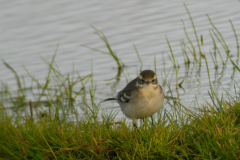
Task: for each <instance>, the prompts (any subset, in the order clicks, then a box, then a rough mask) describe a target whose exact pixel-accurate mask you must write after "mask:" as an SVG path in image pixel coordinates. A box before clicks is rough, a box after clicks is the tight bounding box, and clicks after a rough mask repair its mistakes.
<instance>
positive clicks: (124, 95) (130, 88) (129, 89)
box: [117, 78, 137, 103]
mask: <svg viewBox="0 0 240 160" xmlns="http://www.w3.org/2000/svg"><path fill="white" fill-rule="evenodd" d="M136 82H137V78H135V79H134V80H132V81H131V82H129V83H128V85H127V86H126V87H125V88H124V89H123V90H121V91H120V92H118V94H117V99H118V101H120V102H123V103H127V102H129V101H130V100H131V98H132V94H133V93H134V91H136V90H137V86H136Z"/></svg>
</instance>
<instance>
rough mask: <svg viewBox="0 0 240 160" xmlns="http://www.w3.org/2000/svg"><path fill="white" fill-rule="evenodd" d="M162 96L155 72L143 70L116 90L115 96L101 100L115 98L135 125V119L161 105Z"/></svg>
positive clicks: (155, 109)
mask: <svg viewBox="0 0 240 160" xmlns="http://www.w3.org/2000/svg"><path fill="white" fill-rule="evenodd" d="M164 97H165V96H164V93H163V90H162V87H161V86H160V85H159V84H158V80H157V76H156V74H155V73H154V72H153V71H151V70H145V71H142V72H141V73H140V75H139V76H138V77H137V78H135V79H134V80H132V81H131V82H130V83H128V84H127V86H126V87H125V88H124V89H123V90H121V91H120V92H118V93H117V96H116V98H108V99H105V100H103V101H102V102H106V101H112V100H117V102H118V103H119V105H120V107H121V110H122V112H123V113H124V115H125V116H127V117H128V118H131V119H132V120H133V125H134V126H136V123H137V119H144V118H146V117H149V116H151V115H153V114H154V113H156V112H157V111H158V110H159V109H160V108H161V107H162V105H163V101H164Z"/></svg>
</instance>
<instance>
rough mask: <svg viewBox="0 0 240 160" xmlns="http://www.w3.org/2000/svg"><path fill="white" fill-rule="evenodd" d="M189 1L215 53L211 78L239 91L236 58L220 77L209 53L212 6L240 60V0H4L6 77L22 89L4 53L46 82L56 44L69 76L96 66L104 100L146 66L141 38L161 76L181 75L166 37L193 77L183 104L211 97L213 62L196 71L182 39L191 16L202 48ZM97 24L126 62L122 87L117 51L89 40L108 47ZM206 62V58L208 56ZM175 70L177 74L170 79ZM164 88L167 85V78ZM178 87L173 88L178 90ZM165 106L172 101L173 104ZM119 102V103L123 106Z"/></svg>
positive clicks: (2, 73)
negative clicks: (234, 66) (238, 41)
mask: <svg viewBox="0 0 240 160" xmlns="http://www.w3.org/2000/svg"><path fill="white" fill-rule="evenodd" d="M184 3H185V4H186V6H187V8H188V10H189V12H190V13H191V16H192V19H193V21H194V24H195V28H196V31H197V34H198V37H199V39H200V36H201V35H202V36H203V39H204V50H205V53H206V55H207V56H209V57H210V58H209V60H208V61H209V69H210V71H211V75H213V76H212V77H211V78H212V81H217V83H216V86H217V87H215V88H216V91H217V92H219V94H220V95H221V94H222V93H224V89H225V90H228V91H230V92H234V90H233V87H232V86H233V84H234V83H235V82H234V81H236V80H237V81H238V82H239V78H240V76H239V74H235V75H234V76H232V75H233V74H232V66H231V65H229V66H227V67H229V68H227V67H226V66H225V68H223V67H224V66H223V65H222V64H221V61H219V70H218V71H217V73H218V75H219V77H221V78H220V79H219V77H218V78H216V77H215V78H214V74H215V73H216V70H215V68H214V64H213V62H212V60H211V56H210V54H209V52H210V50H212V49H213V48H214V45H213V42H212V38H211V36H210V34H209V31H210V29H211V28H213V27H212V26H211V24H210V22H209V20H208V17H207V16H206V14H208V15H209V17H210V18H211V20H212V22H213V23H214V25H215V26H216V27H217V28H218V30H219V31H220V32H221V34H222V35H223V38H224V40H225V41H226V43H227V45H228V47H229V49H230V54H231V55H232V56H233V57H232V58H233V60H235V61H236V55H237V44H236V38H235V35H234V32H233V29H232V26H231V23H230V22H229V20H231V21H232V23H233V25H234V28H235V30H236V33H237V35H238V37H240V19H239V17H240V10H239V8H240V2H239V1H238V0H232V1H229V0H201V1H198V0H168V1H167V0H161V1H143V0H131V1H120V0H117V1H97V0H89V1H83V0H80V1H76V0H68V1H66V0H58V1H46V0H42V1H32V0H24V1H4V0H2V1H0V56H1V61H0V77H1V78H0V79H1V81H2V82H3V83H6V84H8V85H9V86H11V89H13V90H14V89H17V82H16V79H15V76H14V74H13V73H12V72H11V71H10V70H9V69H8V68H7V67H6V66H5V65H4V63H3V60H4V61H6V62H7V63H8V64H9V65H11V66H12V67H13V68H14V69H15V70H16V72H17V73H18V74H19V76H21V77H22V76H24V77H25V83H26V84H28V82H29V83H30V82H31V78H29V77H28V74H27V72H26V70H25V68H26V69H27V70H28V71H29V72H30V73H31V74H32V75H33V76H34V77H35V78H36V79H38V80H40V82H41V81H42V82H44V81H45V77H46V75H47V73H48V68H49V66H48V65H47V64H46V63H45V62H44V60H43V59H45V60H48V61H50V60H51V59H52V57H53V55H54V53H55V52H56V50H57V55H56V58H55V62H56V64H57V65H58V67H59V70H60V71H61V73H62V74H64V75H66V76H67V75H69V74H70V76H71V75H73V74H80V75H81V76H82V77H84V76H86V75H88V74H90V73H91V72H93V79H94V82H95V83H96V86H97V89H96V98H97V99H98V100H99V101H101V100H103V99H105V98H108V97H112V96H114V95H115V94H116V93H117V92H118V91H120V90H121V89H122V88H123V87H125V85H126V84H127V80H126V79H128V80H131V79H134V78H135V77H136V76H137V74H138V73H139V71H140V68H141V63H140V61H139V59H138V56H137V54H136V51H135V48H134V45H135V46H136V48H137V50H138V53H139V55H140V57H141V60H142V63H143V66H142V69H152V70H154V59H156V70H157V74H158V79H159V82H160V83H161V84H162V83H163V81H164V78H165V77H166V75H167V73H169V76H168V78H167V79H166V83H167V84H169V85H171V86H175V85H176V80H175V79H176V77H174V76H175V72H174V68H173V63H172V62H171V61H170V58H169V55H170V50H169V45H168V43H167V40H166V37H167V38H168V41H169V43H170V44H171V47H172V51H173V53H174V56H175V59H176V60H177V62H178V65H179V67H180V68H179V75H178V78H179V77H186V76H188V77H189V78H191V80H189V83H183V85H182V87H183V88H180V89H176V90H178V91H177V92H178V93H179V94H180V95H181V97H180V98H181V101H182V104H184V105H186V106H191V105H192V101H193V100H194V99H195V97H198V99H199V100H200V102H204V100H205V98H206V99H207V98H208V94H207V91H208V90H209V81H208V75H207V72H206V69H204V68H203V69H202V70H201V76H196V74H197V73H196V72H197V71H194V70H191V68H194V67H193V66H194V65H193V64H190V65H188V67H186V65H185V62H184V57H183V50H182V46H181V42H183V41H185V42H186V43H188V40H187V38H186V35H185V32H184V28H183V23H182V21H181V20H183V21H184V23H185V26H186V30H187V32H188V34H189V38H190V39H191V40H192V42H193V45H194V46H195V47H196V48H198V47H197V41H196V37H195V34H194V30H193V28H192V23H191V20H190V18H189V15H188V13H187V10H186V8H185V6H184ZM91 26H94V27H96V28H97V29H99V30H101V31H102V32H103V33H104V34H105V36H106V37H107V39H108V41H109V43H110V45H111V47H112V49H113V50H114V51H115V52H116V54H117V55H118V57H119V58H120V59H121V60H122V61H123V62H124V64H125V65H126V67H124V69H123V72H122V74H121V75H120V77H119V79H120V81H119V83H118V84H117V85H116V86H115V87H113V85H114V84H116V79H117V78H116V75H117V73H118V67H117V64H116V62H115V61H114V59H113V58H112V57H111V56H109V55H107V54H103V53H100V52H97V51H94V50H91V49H89V48H86V47H84V46H82V45H86V46H88V47H91V48H95V49H98V50H102V51H106V52H107V51H108V50H107V48H106V46H105V44H104V42H103V41H102V40H101V38H100V37H99V36H98V35H97V34H95V33H94V32H95V30H94V29H93V28H92V27H91ZM216 43H217V45H219V47H220V46H221V44H220V43H219V42H216ZM220 52H221V54H222V55H223V57H226V54H225V51H224V49H222V50H220ZM198 53H199V51H197V54H198ZM202 64H203V66H204V61H203V62H202ZM73 67H74V73H73ZM186 68H188V69H186ZM189 69H190V71H189ZM186 70H188V71H186ZM228 70H230V71H231V72H228ZM186 72H188V74H186ZM190 72H191V74H190ZM171 75H173V76H172V78H171V79H170V78H169V77H171ZM215 75H216V74H215ZM126 77H127V78H126ZM185 82H186V81H185ZM163 88H164V91H165V93H167V92H168V87H167V86H166V84H165V85H164V86H163ZM172 88H175V87H172ZM223 88H224V89H223ZM74 89H75V90H79V89H80V88H74ZM177 92H174V91H173V93H174V95H175V96H177V94H176V93H177ZM102 106H103V108H104V106H105V109H106V108H109V109H110V110H112V108H111V106H115V107H116V106H118V105H117V104H111V103H110V104H104V105H103V104H102ZM165 106H166V107H168V106H167V104H166V105H165ZM116 109H117V110H119V108H116ZM119 117H122V113H119Z"/></svg>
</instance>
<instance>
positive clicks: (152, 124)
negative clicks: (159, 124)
mask: <svg viewBox="0 0 240 160" xmlns="http://www.w3.org/2000/svg"><path fill="white" fill-rule="evenodd" d="M151 120H152V125H153V116H152V115H151Z"/></svg>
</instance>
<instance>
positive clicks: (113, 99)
mask: <svg viewBox="0 0 240 160" xmlns="http://www.w3.org/2000/svg"><path fill="white" fill-rule="evenodd" d="M116 100H117V99H116V98H108V99H104V100H103V101H101V102H100V103H103V102H107V101H116Z"/></svg>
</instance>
